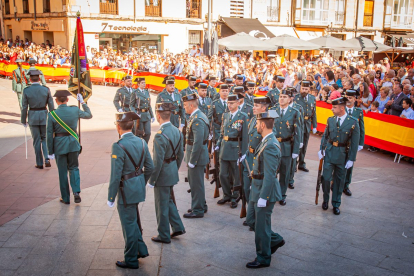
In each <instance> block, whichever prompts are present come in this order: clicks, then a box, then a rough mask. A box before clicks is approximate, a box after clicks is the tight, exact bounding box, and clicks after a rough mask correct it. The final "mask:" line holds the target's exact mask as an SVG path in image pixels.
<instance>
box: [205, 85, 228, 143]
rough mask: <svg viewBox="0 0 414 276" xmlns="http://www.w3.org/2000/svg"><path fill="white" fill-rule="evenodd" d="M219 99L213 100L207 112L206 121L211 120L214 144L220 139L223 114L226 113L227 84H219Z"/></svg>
mask: <svg viewBox="0 0 414 276" xmlns="http://www.w3.org/2000/svg"><path fill="white" fill-rule="evenodd" d="M219 94H220V98H219V99H218V100H215V101H214V102H213V103H212V105H211V107H210V109H209V110H208V115H207V117H208V120H209V121H210V122H211V120H213V131H214V143H215V144H216V143H217V141H218V139H219V137H220V129H221V124H222V122H223V121H222V119H223V114H224V113H226V112H228V110H229V109H228V106H227V99H228V97H229V86H228V85H227V84H220V90H219Z"/></svg>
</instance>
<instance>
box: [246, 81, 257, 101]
mask: <svg viewBox="0 0 414 276" xmlns="http://www.w3.org/2000/svg"><path fill="white" fill-rule="evenodd" d="M255 85H256V84H255V83H254V82H252V81H248V82H246V86H245V87H246V94H245V97H244V101H245V102H246V103H248V104H250V105H252V106H253V99H254V97H255V96H254V90H255V88H256V87H255Z"/></svg>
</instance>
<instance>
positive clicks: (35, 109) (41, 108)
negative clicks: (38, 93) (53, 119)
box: [29, 107, 47, 111]
mask: <svg viewBox="0 0 414 276" xmlns="http://www.w3.org/2000/svg"><path fill="white" fill-rule="evenodd" d="M29 110H33V111H39V110H47V109H46V107H40V108H29Z"/></svg>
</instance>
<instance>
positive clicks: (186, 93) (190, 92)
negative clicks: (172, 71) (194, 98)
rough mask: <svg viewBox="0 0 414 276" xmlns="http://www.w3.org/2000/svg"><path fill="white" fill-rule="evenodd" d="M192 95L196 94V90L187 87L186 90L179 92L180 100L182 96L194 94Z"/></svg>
mask: <svg viewBox="0 0 414 276" xmlns="http://www.w3.org/2000/svg"><path fill="white" fill-rule="evenodd" d="M194 93H196V94H198V91H197V89H195V88H194V89H191V88H190V87H187V88H185V89H183V90H181V92H180V94H181V98H182V97H184V96H187V95H189V94H194Z"/></svg>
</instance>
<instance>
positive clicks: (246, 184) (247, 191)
mask: <svg viewBox="0 0 414 276" xmlns="http://www.w3.org/2000/svg"><path fill="white" fill-rule="evenodd" d="M245 160H246V161H247V163H248V164H249V167H250V170H251V169H252V168H253V156H252V155H250V153H248V154H247V155H246V158H245ZM243 163H244V161H243ZM243 165H244V166H243V189H244V195H245V196H246V201H247V203H248V202H249V197H250V186H251V185H252V180H251V179H250V177H249V176H250V172H249V169H248V168H247V166H246V164H243Z"/></svg>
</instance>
